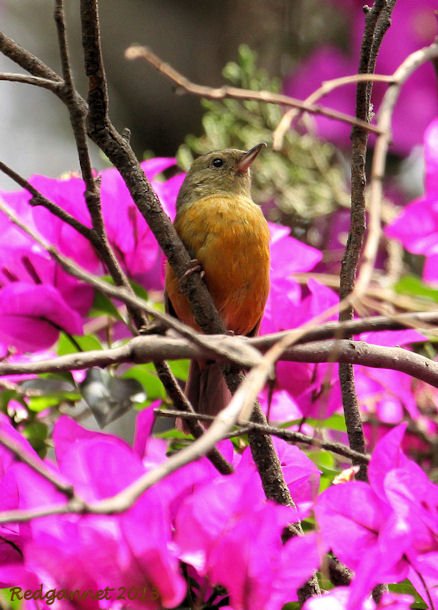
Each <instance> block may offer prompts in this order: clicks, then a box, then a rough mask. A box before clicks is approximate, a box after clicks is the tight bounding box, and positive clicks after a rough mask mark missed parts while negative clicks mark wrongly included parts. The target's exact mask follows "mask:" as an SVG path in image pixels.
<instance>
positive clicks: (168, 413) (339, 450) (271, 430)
mask: <svg viewBox="0 0 438 610" xmlns="http://www.w3.org/2000/svg"><path fill="white" fill-rule="evenodd" d="M155 413H157V414H158V415H164V416H165V417H181V418H183V419H185V420H190V419H198V420H201V421H213V420H214V417H212V416H211V415H204V414H203V413H181V411H172V410H169V409H166V410H165V411H164V410H162V409H156V410H155ZM254 429H255V430H260V431H261V432H265V433H266V434H270V435H271V436H276V437H278V438H281V439H283V440H285V441H289V442H292V443H302V444H303V445H310V446H311V447H315V448H317V449H325V450H326V451H331V452H332V453H336V454H337V455H341V456H342V457H346V458H348V459H350V460H351V459H354V460H358V461H359V460H360V461H362V462H363V463H364V464H367V463H368V462H369V461H370V456H369V455H366V454H362V453H358V452H357V451H353V449H350V447H347V445H343V444H342V443H331V442H329V441H323V440H321V439H319V438H313V437H312V436H308V435H307V434H303V433H302V432H294V431H292V430H287V429H285V428H276V427H275V426H269V425H266V426H264V425H261V424H255V423H254V422H250V423H249V424H247V425H246V426H245V427H237V429H236V430H235V431H233V432H230V433H229V435H228V436H229V437H233V436H241V435H242V434H247V433H248V431H249V430H254Z"/></svg>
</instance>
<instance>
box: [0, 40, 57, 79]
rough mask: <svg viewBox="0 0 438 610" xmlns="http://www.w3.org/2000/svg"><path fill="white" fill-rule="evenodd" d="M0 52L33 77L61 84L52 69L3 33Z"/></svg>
mask: <svg viewBox="0 0 438 610" xmlns="http://www.w3.org/2000/svg"><path fill="white" fill-rule="evenodd" d="M0 52H1V53H3V55H6V57H9V59H10V60H12V61H13V62H14V63H16V64H18V65H19V66H21V67H22V68H23V69H24V70H26V72H29V74H32V75H33V76H38V77H39V78H44V79H46V80H49V81H52V82H59V83H62V82H63V80H62V78H61V77H60V76H59V74H57V73H56V72H55V71H54V70H52V68H49V66H47V65H46V64H45V63H44V62H43V61H41V60H40V59H39V58H38V57H36V56H35V55H34V54H33V53H30V52H29V51H27V50H26V49H24V48H23V47H22V46H20V45H19V44H18V43H16V42H15V40H12V38H9V36H6V34H5V33H4V32H0Z"/></svg>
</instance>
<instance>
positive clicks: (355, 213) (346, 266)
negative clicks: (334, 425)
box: [339, 0, 395, 480]
mask: <svg viewBox="0 0 438 610" xmlns="http://www.w3.org/2000/svg"><path fill="white" fill-rule="evenodd" d="M394 4H395V0H387V1H385V2H383V1H382V0H375V3H374V5H373V7H372V8H371V9H370V10H368V11H367V13H366V17H365V31H364V34H363V38H362V45H361V53H360V62H359V70H358V72H359V73H360V74H371V73H373V72H374V69H375V64H376V59H377V54H378V51H379V48H380V44H381V42H382V39H383V36H384V33H385V32H386V30H387V29H388V27H389V25H390V17H391V12H392V9H393V8H394ZM371 91H372V82H359V83H358V85H357V89H356V117H357V118H358V119H359V120H361V121H365V122H369V121H370V96H371ZM351 140H352V148H351V153H352V154H351V156H352V159H351V226H350V231H349V234H348V241H347V246H346V249H345V253H344V256H343V259H342V264H341V274H340V297H341V299H346V298H348V297H349V295H350V294H351V293H352V292H353V290H354V284H355V279H356V272H357V267H358V264H359V257H360V253H361V250H362V244H363V238H364V234H365V185H366V171H365V165H366V152H367V144H368V132H367V131H366V130H364V129H362V128H361V127H358V126H354V127H353V129H352V132H351ZM352 318H353V306H352V305H350V307H348V308H346V309H344V310H343V311H342V312H341V313H340V316H339V319H340V320H341V321H345V320H349V319H352ZM339 379H340V383H341V392H342V403H343V406H344V414H345V421H346V424H347V432H348V438H349V440H350V446H351V448H352V449H355V450H356V451H359V452H360V453H364V452H365V439H364V436H363V430H362V423H361V418H360V411H359V405H358V400H357V396H356V389H355V384H354V373H353V367H352V365H351V364H341V365H340V366H339ZM358 478H360V479H363V480H365V479H366V467H365V466H364V465H363V464H362V465H360V470H359V473H358Z"/></svg>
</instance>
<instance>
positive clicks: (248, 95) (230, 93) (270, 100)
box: [125, 45, 379, 133]
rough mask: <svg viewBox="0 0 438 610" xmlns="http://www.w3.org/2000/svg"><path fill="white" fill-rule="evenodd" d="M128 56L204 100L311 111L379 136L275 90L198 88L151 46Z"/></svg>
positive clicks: (130, 51) (352, 120)
mask: <svg viewBox="0 0 438 610" xmlns="http://www.w3.org/2000/svg"><path fill="white" fill-rule="evenodd" d="M125 56H126V58H127V59H144V60H145V61H147V62H148V63H149V64H151V65H152V66H153V67H154V68H155V69H156V70H158V71H159V72H160V73H161V74H163V75H164V76H166V77H167V78H168V79H169V80H170V81H172V82H173V83H175V84H176V85H177V86H178V87H180V89H182V90H183V91H185V92H187V93H191V94H193V95H196V96H199V97H204V98H206V99H211V100H223V99H226V98H232V99H239V100H255V101H257V102H264V103H266V104H281V105H283V106H292V107H293V108H298V109H300V110H301V111H305V112H309V113H310V114H320V115H322V116H326V117H328V118H330V119H334V120H336V121H341V122H343V123H348V124H349V125H356V126H358V127H361V128H362V129H366V130H367V131H369V132H372V133H379V132H378V131H376V129H377V128H376V127H374V125H370V124H368V123H366V122H365V121H361V120H358V119H357V118H355V117H352V116H349V115H348V114H344V113H343V112H339V111H337V110H333V109H331V108H325V107H323V106H316V105H315V104H308V103H306V102H305V101H304V102H303V101H302V100H297V99H295V98H293V97H289V96H288V95H283V94H281V93H272V91H253V90H252V89H238V88H237V87H227V86H224V87H218V88H213V87H206V86H205V85H198V84H196V83H193V82H192V81H190V80H189V79H188V78H186V77H185V76H183V75H182V74H181V73H180V72H178V71H177V70H175V68H173V67H172V66H171V65H169V64H167V63H165V62H164V61H163V60H162V59H161V58H160V57H158V55H156V54H155V53H154V52H153V51H151V49H148V48H147V47H142V46H138V45H133V46H131V47H129V48H128V49H127V50H126V51H125Z"/></svg>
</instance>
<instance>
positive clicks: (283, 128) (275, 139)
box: [272, 74, 393, 150]
mask: <svg viewBox="0 0 438 610" xmlns="http://www.w3.org/2000/svg"><path fill="white" fill-rule="evenodd" d="M370 81H372V82H379V83H389V84H390V83H392V82H393V77H392V76H387V75H384V74H353V75H352V76H342V77H340V78H333V79H330V80H326V81H323V83H322V85H321V86H320V87H319V88H318V89H316V90H315V91H313V93H311V94H310V95H309V96H308V97H306V99H305V100H304V103H305V104H314V103H315V102H317V101H318V100H320V99H321V98H322V97H324V96H326V95H328V94H329V93H330V92H331V91H334V90H335V89H338V88H339V87H344V86H345V85H351V84H355V83H359V82H370ZM302 114H303V110H299V109H297V108H291V109H290V110H288V111H287V112H285V113H284V115H283V116H282V118H281V120H280V122H279V123H278V125H277V127H276V128H275V129H274V131H273V133H272V148H273V149H274V150H281V148H282V147H283V140H284V136H285V135H286V132H287V131H288V130H289V129H290V127H291V125H292V122H293V121H294V120H295V119H298V118H299V117H300V116H301V115H302Z"/></svg>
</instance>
